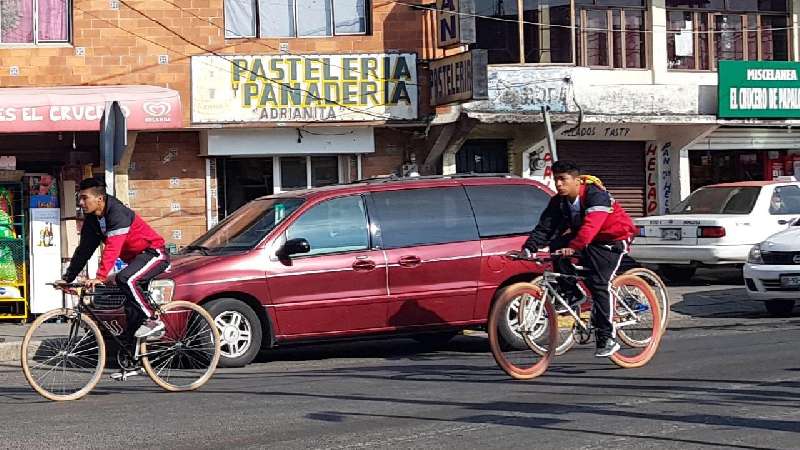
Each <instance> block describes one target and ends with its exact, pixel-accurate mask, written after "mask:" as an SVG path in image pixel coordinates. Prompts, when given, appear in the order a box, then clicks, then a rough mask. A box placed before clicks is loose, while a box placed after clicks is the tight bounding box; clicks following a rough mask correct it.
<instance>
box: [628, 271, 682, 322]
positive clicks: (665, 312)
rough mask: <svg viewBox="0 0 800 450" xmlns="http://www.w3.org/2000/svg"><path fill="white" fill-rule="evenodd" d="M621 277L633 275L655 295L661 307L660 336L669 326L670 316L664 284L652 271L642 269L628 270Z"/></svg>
mask: <svg viewBox="0 0 800 450" xmlns="http://www.w3.org/2000/svg"><path fill="white" fill-rule="evenodd" d="M623 275H635V276H637V277H639V278H641V279H643V280H644V281H645V282H646V283H647V284H648V285H650V289H652V290H653V292H654V293H655V294H656V297H657V298H658V302H659V305H660V306H661V309H660V311H659V312H660V313H661V334H662V335H663V334H664V333H665V332H666V331H667V327H668V326H669V316H670V314H669V313H670V305H669V292H668V291H667V286H666V285H665V284H664V281H663V280H661V277H659V276H658V275H657V274H656V273H655V272H653V271H652V270H650V269H645V268H642V267H638V268H634V269H631V270H628V271H627V272H625V273H623Z"/></svg>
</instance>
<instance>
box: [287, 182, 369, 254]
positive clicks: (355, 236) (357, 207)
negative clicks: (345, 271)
mask: <svg viewBox="0 0 800 450" xmlns="http://www.w3.org/2000/svg"><path fill="white" fill-rule="evenodd" d="M297 238H302V239H305V240H307V241H308V243H309V245H310V246H311V251H310V252H309V253H306V255H322V254H326V253H341V252H350V251H356V250H366V249H368V248H369V226H368V224H367V213H366V208H365V207H364V199H363V198H362V197H361V196H360V195H351V196H348V197H341V198H334V199H331V200H326V201H324V202H322V203H320V204H318V205H315V206H314V207H312V208H311V209H309V210H308V211H306V212H305V213H303V215H301V216H300V217H298V218H297V220H295V222H294V223H293V224H292V225H290V226H289V228H288V229H287V230H286V239H287V240H289V239H297ZM298 256H303V255H298Z"/></svg>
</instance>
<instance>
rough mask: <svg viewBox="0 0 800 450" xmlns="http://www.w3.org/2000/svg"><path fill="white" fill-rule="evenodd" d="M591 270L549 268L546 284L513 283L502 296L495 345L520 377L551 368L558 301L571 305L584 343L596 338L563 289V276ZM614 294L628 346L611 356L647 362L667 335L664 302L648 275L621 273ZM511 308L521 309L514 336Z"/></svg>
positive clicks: (491, 330)
mask: <svg viewBox="0 0 800 450" xmlns="http://www.w3.org/2000/svg"><path fill="white" fill-rule="evenodd" d="M506 256H507V257H509V258H512V259H516V260H522V261H529V262H534V263H537V264H541V263H545V262H547V260H548V259H540V258H536V257H527V256H524V255H522V254H520V253H518V252H509V253H507V254H506ZM585 274H586V270H585V269H580V268H579V269H578V270H577V275H566V274H561V273H556V272H550V271H548V272H545V273H544V275H543V279H544V281H543V285H544V288H543V289H542V288H540V287H539V286H536V285H534V284H533V283H524V282H523V283H516V284H513V285H511V286H508V287H507V288H505V289H504V290H503V291H502V292H501V293H500V294H499V295H498V298H497V299H496V300H495V303H494V305H493V306H492V310H491V312H490V314H489V321H488V334H489V345H490V348H491V351H492V356H493V357H494V359H495V361H496V362H497V364H498V365H499V366H500V367H501V368H502V369H503V371H505V372H506V373H507V374H508V375H509V376H511V377H513V378H516V379H531V378H535V377H537V376H539V375H541V374H542V373H544V371H545V370H547V367H548V366H549V364H550V361H551V359H552V358H553V357H554V356H556V355H557V351H556V349H557V345H558V342H559V339H558V333H559V329H560V328H559V326H558V321H559V318H558V315H557V314H556V312H555V305H556V303H557V304H559V305H561V306H564V307H565V308H566V309H568V310H569V312H568V313H567V317H569V318H570V320H571V321H572V323H573V326H572V328H571V329H570V333H571V334H572V335H573V336H574V337H575V338H577V340H578V342H580V343H582V344H586V343H589V342H590V341H591V339H592V332H593V327H592V325H591V324H590V323H589V321H588V320H584V318H583V317H581V314H580V311H577V312H576V311H575V310H573V309H572V308H571V307H569V304H568V303H567V301H566V300H565V299H564V298H563V297H562V296H561V294H560V293H559V291H558V288H557V285H558V281H559V279H561V278H564V279H566V280H568V281H571V282H581V281H582V280H583V279H584V275H585ZM578 286H579V290H580V291H581V292H582V295H584V296H586V295H587V294H586V292H585V290H584V289H583V288H582V287H581V286H580V284H579V285H578ZM611 295H612V297H613V299H614V308H613V314H612V321H613V323H614V330H615V333H616V335H617V337H618V338H619V340H620V342H621V343H622V344H625V345H626V346H627V347H628V348H622V349H620V350H619V351H618V352H617V353H614V354H613V355H611V356H609V359H610V360H611V361H612V362H614V363H615V364H617V365H618V366H620V367H623V368H635V367H641V366H643V365H645V364H647V363H648V362H649V361H650V360H651V359H652V358H653V356H654V355H655V353H656V350H657V349H658V345H659V343H660V340H661V326H660V323H661V321H660V313H659V309H660V307H659V301H658V300H657V299H656V296H655V294H654V293H653V290H652V289H651V288H650V286H649V285H648V284H647V283H646V282H645V281H644V280H642V279H641V278H639V277H636V276H631V275H621V276H619V277H617V278H615V279H614V280H613V281H612V289H611ZM584 300H585V299H584ZM515 304H516V307H515ZM508 310H516V317H515V319H516V320H515V324H516V325H515V326H514V327H513V329H512V332H513V333H514V335H512V336H509V335H508V333H509V327H508V326H507V325H505V324H504V321H507V320H508V317H507V314H508V312H507V311H508ZM503 333H506V335H505V336H504V335H503ZM519 337H521V338H522V341H523V342H524V343H525V346H524V348H523V347H522V346H520V345H514V344H513V343H514V342H516V341H518V339H516V338H519ZM631 343H634V344H636V345H630V344H631Z"/></svg>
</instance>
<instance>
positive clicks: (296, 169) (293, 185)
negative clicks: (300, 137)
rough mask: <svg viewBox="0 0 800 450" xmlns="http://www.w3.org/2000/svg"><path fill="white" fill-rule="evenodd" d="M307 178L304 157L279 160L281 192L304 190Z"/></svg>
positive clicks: (306, 185)
mask: <svg viewBox="0 0 800 450" xmlns="http://www.w3.org/2000/svg"><path fill="white" fill-rule="evenodd" d="M307 176H308V174H307V173H306V157H305V156H292V157H282V158H281V190H284V191H291V190H295V189H306V188H307V187H308V180H307Z"/></svg>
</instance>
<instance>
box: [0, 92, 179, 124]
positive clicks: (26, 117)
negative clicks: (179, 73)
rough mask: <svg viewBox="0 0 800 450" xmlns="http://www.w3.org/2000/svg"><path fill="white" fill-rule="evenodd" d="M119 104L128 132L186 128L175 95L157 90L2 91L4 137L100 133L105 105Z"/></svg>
mask: <svg viewBox="0 0 800 450" xmlns="http://www.w3.org/2000/svg"><path fill="white" fill-rule="evenodd" d="M114 100H116V101H118V102H119V103H120V106H121V107H122V111H123V114H124V115H125V117H126V118H127V123H128V129H129V130H154V129H157V130H160V129H164V128H182V127H183V113H182V111H181V98H180V95H179V94H178V92H177V91H175V90H172V89H167V88H163V87H158V86H139V85H136V86H59V87H39V88H0V133H30V132H43V131H45V132H46V131H97V130H98V129H99V127H100V118H101V117H102V116H103V109H104V108H105V105H106V102H110V101H114Z"/></svg>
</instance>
